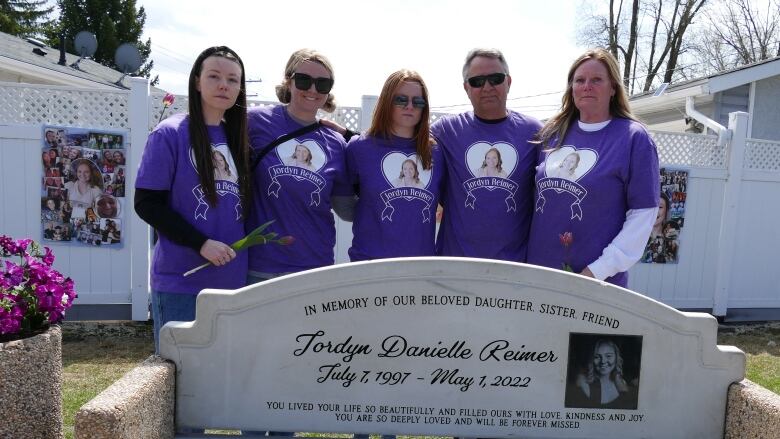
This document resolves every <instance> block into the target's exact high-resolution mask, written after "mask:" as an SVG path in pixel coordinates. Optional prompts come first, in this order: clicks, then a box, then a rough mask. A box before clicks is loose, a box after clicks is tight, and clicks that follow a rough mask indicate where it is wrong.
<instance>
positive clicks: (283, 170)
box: [247, 49, 352, 283]
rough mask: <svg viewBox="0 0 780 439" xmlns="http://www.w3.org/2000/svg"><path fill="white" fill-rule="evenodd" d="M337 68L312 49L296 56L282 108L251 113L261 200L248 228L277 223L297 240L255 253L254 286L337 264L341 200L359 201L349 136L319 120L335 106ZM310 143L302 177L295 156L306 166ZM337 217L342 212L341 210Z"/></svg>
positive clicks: (283, 85) (284, 84)
mask: <svg viewBox="0 0 780 439" xmlns="http://www.w3.org/2000/svg"><path fill="white" fill-rule="evenodd" d="M334 79H335V76H334V73H333V66H332V65H331V63H330V61H329V60H328V58H326V57H325V56H324V55H323V54H321V53H319V52H317V51H316V50H312V49H300V50H297V51H295V52H294V53H293V54H292V55H291V56H290V59H289V60H288V61H287V65H286V66H285V69H284V74H283V76H282V80H281V82H280V84H279V85H278V86H277V87H276V96H277V97H278V98H279V101H280V102H281V103H282V105H274V106H267V107H254V108H251V109H250V110H249V112H248V113H249V114H248V117H249V140H250V143H251V145H252V149H253V151H254V156H255V158H254V161H253V170H254V176H253V179H252V183H253V188H254V192H255V198H254V201H253V209H252V215H251V216H250V218H249V219H248V221H247V230H252V229H253V228H254V227H257V226H259V225H260V224H263V223H265V222H267V221H270V220H275V222H274V224H273V225H272V226H271V228H272V229H273V230H274V231H276V232H279V233H281V234H284V235H292V236H294V237H295V243H294V244H293V245H290V246H270V245H260V246H255V247H252V248H250V249H249V277H248V282H249V283H256V282H261V281H263V280H267V279H270V278H273V277H277V276H281V275H284V274H288V273H294V272H298V271H303V270H308V269H312V268H317V267H322V266H326V265H332V264H333V262H334V253H333V247H334V245H335V243H336V225H335V220H334V218H333V214H332V213H331V208H334V209H338V203H336V205H333V204H332V199H333V198H334V197H339V196H343V197H346V198H351V197H352V188H351V187H350V186H349V185H348V184H347V182H346V173H345V164H344V148H345V146H346V144H345V141H344V138H343V137H342V136H341V135H340V134H339V133H338V132H336V131H334V130H333V129H331V128H328V127H325V126H323V125H322V124H320V123H319V121H318V119H317V112H318V111H319V110H323V111H327V112H332V111H334V110H335V108H336V104H335V99H334V97H333V94H332V93H331V89H332V88H333V84H334ZM302 144H303V145H306V149H308V154H306V155H308V156H309V157H307V159H305V160H304V163H306V164H307V165H308V164H309V163H311V164H310V165H309V166H308V167H307V168H306V169H308V170H309V171H311V172H309V173H306V174H302V173H301V172H300V171H299V170H298V169H296V168H295V167H293V166H289V165H288V163H290V156H289V154H290V151H293V155H294V156H295V157H296V159H294V160H298V161H299V162H300V160H301V158H302V157H301V156H302V155H304V153H305V152H304V151H300V148H298V150H297V151H296V148H295V147H296V145H302ZM337 212H339V211H338V210H337Z"/></svg>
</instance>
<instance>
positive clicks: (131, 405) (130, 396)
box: [75, 355, 176, 439]
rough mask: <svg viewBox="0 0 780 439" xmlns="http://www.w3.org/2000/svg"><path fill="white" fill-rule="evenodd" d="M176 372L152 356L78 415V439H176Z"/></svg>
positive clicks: (167, 364) (82, 408)
mask: <svg viewBox="0 0 780 439" xmlns="http://www.w3.org/2000/svg"><path fill="white" fill-rule="evenodd" d="M175 395H176V368H175V366H174V365H173V363H171V362H168V361H166V360H163V359H162V358H160V357H158V356H156V355H152V356H150V357H149V358H147V359H146V360H145V361H144V362H143V363H141V365H139V366H137V367H136V368H135V369H133V370H131V371H130V372H128V373H127V374H125V376H123V377H122V378H120V379H119V380H118V381H117V382H115V383H114V384H112V385H111V386H109V387H108V388H107V389H106V390H104V391H103V392H101V393H100V394H99V395H98V396H96V397H95V398H94V399H92V400H91V401H89V402H87V403H86V404H84V405H83V406H82V407H81V409H79V411H78V412H77V413H76V425H75V438H76V439H109V438H111V439H170V438H173V437H174V400H175Z"/></svg>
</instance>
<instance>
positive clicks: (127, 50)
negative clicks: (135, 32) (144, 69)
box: [114, 43, 141, 85]
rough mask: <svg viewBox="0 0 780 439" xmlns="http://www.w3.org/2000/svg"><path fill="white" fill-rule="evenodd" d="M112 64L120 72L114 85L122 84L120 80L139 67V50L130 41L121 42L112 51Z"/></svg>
mask: <svg viewBox="0 0 780 439" xmlns="http://www.w3.org/2000/svg"><path fill="white" fill-rule="evenodd" d="M114 64H116V66H117V68H118V69H119V70H120V71H121V72H122V77H121V78H119V80H118V81H117V82H116V85H122V80H123V79H125V76H127V75H128V74H129V73H134V72H136V71H138V68H139V67H141V52H139V51H138V48H137V47H135V44H132V43H123V44H122V45H120V46H119V47H117V48H116V52H114Z"/></svg>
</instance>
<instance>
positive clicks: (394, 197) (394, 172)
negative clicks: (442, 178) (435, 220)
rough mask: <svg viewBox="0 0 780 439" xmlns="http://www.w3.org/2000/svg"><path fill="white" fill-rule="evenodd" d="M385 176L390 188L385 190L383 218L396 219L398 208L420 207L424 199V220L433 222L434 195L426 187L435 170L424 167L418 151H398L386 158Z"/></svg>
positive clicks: (422, 215) (384, 159)
mask: <svg viewBox="0 0 780 439" xmlns="http://www.w3.org/2000/svg"><path fill="white" fill-rule="evenodd" d="M381 166H382V175H384V177H385V180H386V181H387V183H388V184H389V185H390V188H389V189H387V190H385V191H382V193H381V194H380V197H381V199H382V202H383V203H384V208H383V210H382V221H393V213H395V209H396V208H399V209H416V208H419V207H420V202H422V210H421V213H420V221H421V222H423V223H427V222H430V221H431V205H432V203H433V198H434V197H433V194H432V193H431V192H430V191H428V190H427V189H426V188H427V187H428V186H429V184H430V182H431V171H432V169H433V168H431V169H423V165H422V162H421V161H420V160H418V158H417V154H414V153H412V154H408V155H407V154H404V153H402V152H400V151H394V152H390V153H387V154H385V156H384V157H382V163H381Z"/></svg>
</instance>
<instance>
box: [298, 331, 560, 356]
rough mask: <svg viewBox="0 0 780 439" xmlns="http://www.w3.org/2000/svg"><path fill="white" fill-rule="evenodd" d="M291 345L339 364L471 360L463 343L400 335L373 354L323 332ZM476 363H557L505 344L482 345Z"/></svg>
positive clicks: (364, 346) (369, 348)
mask: <svg viewBox="0 0 780 439" xmlns="http://www.w3.org/2000/svg"><path fill="white" fill-rule="evenodd" d="M295 341H296V342H297V343H299V344H300V345H301V346H300V347H298V348H297V349H295V350H294V351H293V355H295V356H296V357H300V356H302V355H305V354H306V353H307V352H308V353H317V354H318V353H328V354H339V355H343V357H342V361H344V362H350V361H352V359H353V358H354V357H355V356H356V355H370V354H372V353H374V352H376V356H377V357H380V358H397V357H410V358H414V357H416V358H452V359H463V360H466V359H469V358H472V357H473V356H474V352H475V351H474V350H472V349H471V348H470V347H468V344H467V342H466V341H465V340H454V341H452V342H448V343H447V344H445V343H444V342H442V341H438V342H437V343H436V345H435V346H425V345H418V344H414V343H410V342H409V341H408V340H407V339H406V338H405V337H403V336H400V335H390V336H388V337H386V338H385V339H384V340H382V342H381V343H380V344H379V346H378V349H377V350H376V351H375V349H374V346H372V345H371V344H369V343H357V342H353V341H352V336H351V335H350V336H348V337H347V338H345V339H344V340H342V341H334V340H330V339H327V338H326V337H325V331H323V330H319V331H317V332H314V333H306V334H299V335H298V336H297V337H295ZM477 358H478V359H479V361H499V362H500V361H525V362H538V363H544V362H550V363H553V362H555V361H557V360H558V356H557V355H555V352H554V351H552V350H549V351H531V350H526V349H525V345H524V344H522V345H520V346H519V347H515V346H513V345H512V344H511V343H510V342H509V341H507V340H493V341H490V342H488V343H487V344H485V345H484V346H483V347H482V348H481V349H480V350H479V354H478V356H477Z"/></svg>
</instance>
